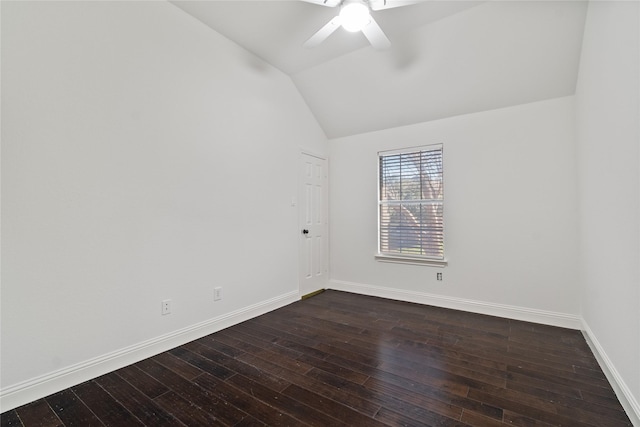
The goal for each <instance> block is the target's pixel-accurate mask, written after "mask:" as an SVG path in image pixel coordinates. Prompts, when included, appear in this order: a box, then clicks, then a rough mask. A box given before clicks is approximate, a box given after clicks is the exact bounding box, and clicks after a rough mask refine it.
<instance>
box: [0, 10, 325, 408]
mask: <svg viewBox="0 0 640 427" xmlns="http://www.w3.org/2000/svg"><path fill="white" fill-rule="evenodd" d="M2 92H3V93H2V124H3V127H2V239H3V240H2V306H1V309H2V322H1V323H2V354H1V356H2V366H1V372H2V382H1V386H2V392H3V408H2V410H7V409H10V406H15V405H17V404H20V403H25V401H24V399H31V398H36V397H41V396H40V395H39V394H40V393H42V392H43V391H47V390H48V391H54V390H55V389H56V387H61V386H64V385H67V386H68V385H70V384H68V383H69V382H71V383H73V382H79V381H81V380H85V379H87V376H90V375H92V374H95V373H97V372H99V371H100V370H106V369H108V368H114V367H117V365H118V364H122V363H124V362H126V360H125V359H124V358H123V355H126V354H125V353H127V352H131V351H133V349H138V350H139V349H140V347H144V346H145V345H149V346H151V345H152V344H157V343H158V340H160V341H162V339H163V338H167V337H173V338H175V335H180V333H181V332H184V331H185V330H187V331H191V332H192V336H193V335H194V334H196V335H197V334H204V333H205V332H207V328H204V329H202V330H197V328H198V326H199V325H200V326H202V325H203V324H204V325H205V326H206V325H207V322H210V321H211V319H221V318H225V316H227V315H231V314H234V313H235V314H237V313H242V312H243V310H250V309H252V308H255V306H260V305H261V304H267V303H269V302H273V301H275V305H277V303H285V302H288V301H289V300H291V299H292V298H294V297H297V291H298V277H297V273H298V272H297V262H296V261H295V260H296V259H297V242H298V233H297V228H298V227H297V211H296V208H294V207H292V206H291V199H292V196H294V195H296V194H297V164H298V158H299V152H300V147H301V146H303V147H306V148H307V149H309V150H312V151H314V152H319V153H323V152H326V151H327V142H326V138H325V136H324V134H323V133H322V131H321V130H320V128H319V126H318V124H317V122H316V121H315V119H314V118H313V117H312V115H311V113H310V111H309V110H308V108H307V106H306V104H305V103H304V102H303V100H302V99H301V97H300V95H299V93H298V92H297V91H296V89H295V87H294V86H293V84H292V82H291V80H290V79H289V77H287V76H285V75H284V74H282V73H281V72H279V71H277V70H276V69H274V68H272V67H270V66H268V65H266V64H265V63H264V62H262V61H261V60H259V59H257V58H256V57H253V56H252V55H250V54H248V53H247V52H246V51H244V50H243V49H241V48H239V47H238V46H237V45H235V44H233V43H231V42H230V41H228V40H227V39H225V38H223V37H222V36H220V35H218V34H217V33H215V32H213V31H212V30H211V29H209V28H207V27H205V26H204V25H203V24H201V23H200V22H198V21H196V20H194V19H193V18H191V17H190V16H188V15H186V14H185V13H184V12H182V11H181V10H179V9H178V8H176V7H174V6H173V5H171V4H169V3H166V2H38V3H36V2H2ZM214 286H223V288H224V289H223V295H224V299H223V300H222V301H220V302H216V303H214V302H213V288H214ZM164 299H172V301H173V313H172V314H171V315H169V316H161V315H160V302H161V300H164ZM272 306H273V304H272ZM265 307H267V308H268V307H271V306H269V305H268V304H267V305H265ZM209 326H210V327H209V330H208V331H209V332H211V330H210V329H211V327H214V326H215V325H209ZM180 339H184V337H182V338H180V337H178V341H179V340H180ZM175 343H176V340H175V339H174V341H172V342H169V341H167V342H165V343H164V344H162V343H160V344H161V345H159V346H156V347H153V346H151V347H153V348H151V347H150V348H149V349H148V351H152V350H154V351H155V350H159V349H161V348H162V347H163V346H164V347H170V345H175ZM143 350H144V349H143ZM142 353H144V351H143V352H142ZM142 353H140V352H139V353H137V355H136V356H135V357H139V355H140V354H142ZM119 357H120V358H119ZM118 358H119V359H118ZM103 359H105V360H106V361H107V362H108V361H109V360H112V361H113V360H115V362H114V363H112V364H111V365H108V363H106V362H105V360H103ZM103 362H105V363H103ZM101 363H103V364H102V365H100V364H101ZM94 365H100V366H101V367H99V368H96V369H94V370H93V371H91V372H81V373H80V374H78V375H76V376H75V377H73V372H74V371H81V370H82V369H84V368H87V366H89V367H91V366H94ZM94 367H95V366H94ZM76 373H77V372H76ZM67 374H68V375H67ZM65 375H67V377H68V378H66V379H65V380H64V381H58V382H56V380H59V379H60V377H64V376H65ZM72 377H73V378H72ZM50 383H53V385H50V386H47V384H50ZM43 385H44V387H40V388H39V389H37V390H31V389H30V387H31V386H33V387H36V388H37V386H43ZM47 387H49V388H47ZM30 390H31V391H30ZM22 392H25V393H22ZM21 393H22V394H21ZM7 405H9V406H7Z"/></svg>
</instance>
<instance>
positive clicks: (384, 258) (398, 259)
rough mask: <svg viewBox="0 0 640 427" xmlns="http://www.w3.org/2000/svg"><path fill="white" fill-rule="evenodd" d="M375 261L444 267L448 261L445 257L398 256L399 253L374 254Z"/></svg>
mask: <svg viewBox="0 0 640 427" xmlns="http://www.w3.org/2000/svg"><path fill="white" fill-rule="evenodd" d="M375 258H376V261H380V262H393V263H398V264H412V265H427V266H431V267H446V266H447V264H448V261H447V260H446V259H443V260H438V259H426V258H418V257H410V256H400V255H387V254H376V256H375Z"/></svg>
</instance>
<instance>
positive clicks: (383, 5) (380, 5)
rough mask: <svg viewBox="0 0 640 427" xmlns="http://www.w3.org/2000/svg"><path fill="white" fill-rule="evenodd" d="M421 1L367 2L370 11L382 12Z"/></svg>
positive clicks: (371, 0)
mask: <svg viewBox="0 0 640 427" xmlns="http://www.w3.org/2000/svg"><path fill="white" fill-rule="evenodd" d="M303 1H307V0H303ZM319 1H322V0H319ZM423 1H424V0H369V6H371V10H383V9H391V8H394V7H400V6H409V5H411V4H416V3H422V2H423Z"/></svg>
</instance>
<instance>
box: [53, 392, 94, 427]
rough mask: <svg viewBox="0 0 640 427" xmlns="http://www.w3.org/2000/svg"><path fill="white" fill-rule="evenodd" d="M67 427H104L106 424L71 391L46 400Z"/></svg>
mask: <svg viewBox="0 0 640 427" xmlns="http://www.w3.org/2000/svg"><path fill="white" fill-rule="evenodd" d="M46 401H47V402H48V403H49V405H50V406H51V408H52V409H53V411H54V412H55V413H56V415H57V416H58V418H60V421H62V422H63V424H64V425H65V426H79V427H103V426H104V425H105V424H104V423H103V422H102V421H100V419H99V418H98V417H97V416H96V415H95V414H94V413H93V412H92V411H91V410H90V409H89V408H88V407H87V405H85V403H84V402H83V401H82V400H80V399H79V398H78V396H76V394H75V393H74V392H73V391H72V390H71V389H66V390H62V391H61V392H59V393H55V394H52V395H51V396H48V397H47V398H46Z"/></svg>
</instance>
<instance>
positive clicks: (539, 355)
mask: <svg viewBox="0 0 640 427" xmlns="http://www.w3.org/2000/svg"><path fill="white" fill-rule="evenodd" d="M1 425H2V426H21V425H23V426H27V427H29V426H83V427H85V426H103V425H104V426H143V425H144V426H176V425H187V426H217V425H221V426H262V425H268V426H297V425H314V426H383V425H385V426H488V427H493V426H495V427H498V426H502V427H504V426H506V425H516V426H585V427H586V426H606V427H616V426H630V425H631V423H630V421H629V419H628V418H627V416H626V415H625V413H624V410H623V409H622V407H621V406H620V403H619V402H618V400H617V399H616V396H615V394H614V393H613V391H612V389H611V386H610V385H609V383H608V382H607V380H606V378H605V376H604V375H603V373H602V371H601V370H600V368H599V367H598V364H597V362H596V360H595V358H594V356H593V354H592V353H591V351H590V349H589V347H588V346H587V344H586V342H585V340H584V338H583V336H582V334H581V333H580V332H579V331H574V330H568V329H562V328H556V327H550V326H544V325H538V324H533V323H526V322H520V321H513V320H507V319H501V318H496V317H490V316H483V315H477V314H470V313H465V312H461V311H455V310H447V309H442V308H435V307H430V306H422V305H417V304H410V303H404V302H398V301H391V300H385V299H381V298H373V297H367V296H362V295H355V294H350V293H345V292H337V291H326V292H324V293H321V294H319V295H317V296H315V297H313V298H309V299H307V300H304V301H299V302H296V303H294V304H291V305H289V306H287V307H284V308H281V309H279V310H276V311H274V312H271V313H268V314H266V315H263V316H260V317H258V318H255V319H252V320H249V321H247V322H244V323H242V324H239V325H236V326H233V327H231V328H228V329H225V330H223V331H220V332H218V333H215V334H213V335H209V336H207V337H204V338H202V339H199V340H197V341H194V342H191V343H189V344H186V345H183V346H181V347H178V348H176V349H173V350H171V351H168V352H166V353H163V354H160V355H158V356H155V357H152V358H150V359H147V360H144V361H142V362H139V363H136V364H134V365H131V366H128V367H126V368H123V369H120V370H118V371H116V372H113V373H110V374H107V375H104V376H102V377H100V378H96V379H95V380H92V381H88V382H85V383H83V384H80V385H78V386H75V387H72V388H70V389H68V390H64V391H61V392H59V393H56V394H54V395H51V396H48V397H47V398H45V399H41V400H38V401H36V402H33V403H30V404H28V405H25V406H22V407H20V408H17V409H15V410H12V411H8V412H6V413H3V414H2V415H1Z"/></svg>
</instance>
